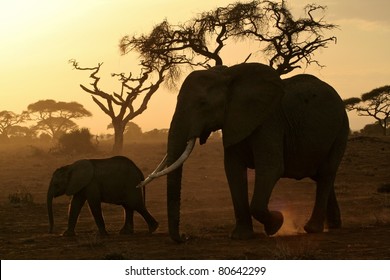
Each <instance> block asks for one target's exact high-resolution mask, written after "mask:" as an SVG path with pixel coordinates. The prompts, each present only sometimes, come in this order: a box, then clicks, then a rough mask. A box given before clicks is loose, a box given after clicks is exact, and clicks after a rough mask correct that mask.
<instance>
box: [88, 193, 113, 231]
mask: <svg viewBox="0 0 390 280" xmlns="http://www.w3.org/2000/svg"><path fill="white" fill-rule="evenodd" d="M88 205H89V209H90V210H91V213H92V215H93V217H94V219H95V223H96V225H97V227H98V229H99V233H100V235H108V233H107V231H106V225H105V223H104V219H103V215H102V206H101V203H100V201H98V200H96V199H90V198H89V199H88Z"/></svg>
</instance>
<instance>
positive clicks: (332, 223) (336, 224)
mask: <svg viewBox="0 0 390 280" xmlns="http://www.w3.org/2000/svg"><path fill="white" fill-rule="evenodd" d="M327 224H328V228H329V229H339V228H341V220H340V219H337V220H327Z"/></svg>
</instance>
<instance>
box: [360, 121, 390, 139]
mask: <svg viewBox="0 0 390 280" xmlns="http://www.w3.org/2000/svg"><path fill="white" fill-rule="evenodd" d="M389 130H390V127H388V128H387V133H389ZM360 133H361V134H363V135H372V136H375V135H376V136H378V135H383V128H382V126H381V125H380V124H379V122H375V123H370V124H367V125H365V126H364V127H363V128H362V129H361V130H360Z"/></svg>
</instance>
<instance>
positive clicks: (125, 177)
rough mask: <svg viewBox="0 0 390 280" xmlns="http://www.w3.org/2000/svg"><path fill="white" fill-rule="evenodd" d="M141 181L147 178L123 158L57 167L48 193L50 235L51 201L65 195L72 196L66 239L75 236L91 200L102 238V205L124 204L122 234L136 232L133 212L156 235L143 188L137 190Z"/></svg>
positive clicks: (128, 160) (103, 231) (52, 223)
mask: <svg viewBox="0 0 390 280" xmlns="http://www.w3.org/2000/svg"><path fill="white" fill-rule="evenodd" d="M142 180H144V176H143V174H142V172H141V170H140V169H139V168H138V167H137V166H136V165H135V164H134V163H133V162H132V161H131V160H130V159H128V158H126V157H123V156H116V157H112V158H107V159H83V160H79V161H76V162H74V163H73V164H70V165H66V166H63V167H61V168H58V169H57V170H56V171H54V173H53V176H52V179H51V182H50V186H49V190H48V192H47V209H48V214H49V223H50V232H52V231H53V225H54V220H53V207H52V200H53V198H54V197H58V196H60V195H63V194H66V195H68V196H70V195H72V196H73V197H72V200H71V204H70V209H69V220H68V229H67V230H66V231H65V232H64V234H63V235H64V236H72V235H75V231H74V229H75V226H76V222H77V219H78V216H79V214H80V211H81V208H82V207H83V205H84V203H85V201H88V205H89V208H90V210H91V212H92V215H93V217H94V219H95V222H96V225H97V227H98V228H99V233H100V234H101V235H107V231H106V228H105V224H104V219H103V216H102V209H101V202H106V203H112V204H117V205H122V206H123V208H124V209H125V224H124V226H123V228H122V229H121V231H120V232H121V233H122V234H131V233H133V230H134V229H133V228H134V224H133V213H134V210H135V211H137V212H138V213H140V214H141V215H142V217H143V218H144V219H145V221H146V222H147V224H148V226H149V232H154V231H155V230H156V229H157V227H158V223H157V221H156V220H155V219H154V218H153V217H152V215H150V213H149V212H148V210H146V207H145V203H144V202H145V200H144V194H143V192H142V188H137V185H138V184H139V183H140V182H141V181H142Z"/></svg>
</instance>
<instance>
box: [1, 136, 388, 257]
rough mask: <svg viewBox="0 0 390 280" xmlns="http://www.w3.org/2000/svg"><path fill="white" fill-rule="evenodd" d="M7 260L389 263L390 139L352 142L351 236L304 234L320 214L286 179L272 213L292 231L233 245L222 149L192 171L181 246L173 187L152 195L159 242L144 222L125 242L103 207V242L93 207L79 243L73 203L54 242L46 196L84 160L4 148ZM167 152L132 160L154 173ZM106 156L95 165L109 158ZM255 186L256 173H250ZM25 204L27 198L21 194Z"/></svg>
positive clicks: (344, 173)
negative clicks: (70, 227)
mask: <svg viewBox="0 0 390 280" xmlns="http://www.w3.org/2000/svg"><path fill="white" fill-rule="evenodd" d="M0 149H1V154H0V258H1V259H390V194H384V193H378V192H377V188H378V187H380V186H381V185H383V184H389V183H390V169H389V166H390V139H386V138H365V137H360V138H352V139H351V140H350V141H349V143H348V150H347V152H346V155H345V157H344V160H343V162H342V165H341V168H340V170H339V174H338V177H337V182H336V192H337V195H338V199H339V203H340V207H341V211H342V218H343V228H342V229H341V230H335V231H332V232H325V233H321V234H312V235H308V234H305V233H304V232H303V229H302V228H303V226H304V224H305V221H306V220H307V219H308V218H309V215H310V213H311V208H312V205H313V202H314V200H313V197H314V190H315V189H314V185H313V183H312V182H311V181H310V180H302V181H295V180H285V179H283V180H280V182H279V183H278V185H277V186H276V188H275V190H274V193H273V195H272V201H271V206H270V208H272V209H278V210H281V211H282V212H283V213H284V216H285V224H284V225H283V227H282V229H281V230H280V232H279V233H278V234H277V235H276V236H274V237H266V236H265V235H264V234H263V228H262V226H261V225H260V224H258V223H257V222H255V230H256V232H257V237H256V238H255V239H253V240H247V241H234V240H230V239H229V238H228V235H229V232H230V230H231V229H232V227H233V225H234V220H233V210H232V205H231V200H230V194H229V190H228V186H227V183H226V179H225V175H224V171H223V164H222V157H223V153H222V146H221V144H220V143H218V142H212V143H207V144H206V145H204V146H202V147H199V146H197V147H196V149H195V151H194V152H193V155H192V157H191V158H190V159H189V160H188V163H187V164H186V166H185V174H184V179H183V182H184V185H183V194H182V224H181V230H182V232H185V233H186V234H187V235H189V236H190V239H189V241H188V242H187V243H185V244H181V245H177V244H175V243H173V242H172V241H171V240H170V239H169V237H168V234H167V218H166V197H165V179H164V178H161V179H157V180H155V181H154V182H152V183H151V184H150V185H149V186H148V188H147V207H148V208H149V210H150V212H151V213H152V215H153V216H154V217H155V218H156V219H157V220H158V221H159V222H160V227H159V229H158V230H157V231H156V232H155V233H154V234H148V233H147V227H146V224H145V223H144V221H143V220H142V219H141V218H140V216H138V215H136V217H135V231H136V233H135V234H134V235H132V236H121V235H119V234H118V231H119V229H120V228H121V226H122V219H123V217H122V209H121V208H120V207H118V206H112V205H104V216H105V220H106V224H107V228H108V231H109V232H110V235H109V237H107V238H104V239H102V238H100V237H98V236H97V235H96V226H95V224H94V221H93V218H92V216H91V215H90V213H89V211H88V207H87V206H85V207H84V209H83V211H82V213H81V216H80V219H79V222H78V225H77V227H76V230H77V237H75V238H65V237H62V236H61V233H62V232H63V231H64V230H65V228H66V223H67V207H68V200H69V198H67V197H61V198H58V199H55V200H54V210H55V213H54V214H55V233H54V234H48V233H47V231H48V221H47V213H46V205H45V194H46V190H47V187H48V183H49V180H50V177H51V174H52V172H53V170H54V169H55V168H57V167H59V166H61V165H64V164H68V163H70V162H73V161H74V160H76V159H78V158H77V157H70V156H67V157H65V156H61V157H59V156H53V155H48V154H46V153H39V151H37V150H33V149H31V148H29V147H27V146H26V147H22V148H18V149H13V148H10V147H0ZM164 153H165V144H163V143H161V144H132V145H129V146H127V147H126V150H125V155H127V156H129V157H130V158H131V159H133V160H134V161H135V162H136V163H137V165H138V166H139V167H140V168H141V169H142V170H143V172H144V173H145V174H147V173H148V172H150V171H152V169H153V168H154V167H155V165H156V164H157V163H158V162H159V161H160V159H161V158H162V156H163V155H164ZM105 156H106V155H104V153H103V152H101V153H99V154H97V155H94V157H105ZM249 176H250V182H251V183H253V172H251V171H250V172H249ZM18 192H19V193H20V192H21V193H22V194H23V193H28V194H31V196H32V198H33V201H34V202H33V203H16V202H13V203H11V202H10V198H9V195H14V194H17V193H18ZM19 196H20V194H19Z"/></svg>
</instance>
